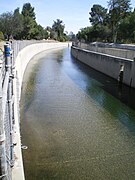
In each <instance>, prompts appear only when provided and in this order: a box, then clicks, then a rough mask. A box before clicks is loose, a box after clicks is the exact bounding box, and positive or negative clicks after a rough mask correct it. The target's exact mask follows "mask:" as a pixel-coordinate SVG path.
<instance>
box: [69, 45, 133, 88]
mask: <svg viewBox="0 0 135 180" xmlns="http://www.w3.org/2000/svg"><path fill="white" fill-rule="evenodd" d="M71 54H72V55H73V56H74V57H75V58H76V59H78V60H79V61H81V62H83V63H85V64H87V65H88V66H90V67H92V68H94V69H96V70H97V71H100V72H102V73H104V74H106V75H108V76H110V77H112V78H114V79H116V80H119V81H121V82H122V83H124V84H126V85H128V86H130V87H133V88H135V61H134V60H131V59H125V58H121V57H116V56H111V55H107V54H103V53H98V52H94V51H89V50H85V49H81V48H77V47H74V46H72V47H71Z"/></svg>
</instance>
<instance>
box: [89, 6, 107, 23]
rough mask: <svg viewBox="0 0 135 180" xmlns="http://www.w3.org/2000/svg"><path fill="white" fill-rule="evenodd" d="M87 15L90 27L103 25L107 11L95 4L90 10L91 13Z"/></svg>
mask: <svg viewBox="0 0 135 180" xmlns="http://www.w3.org/2000/svg"><path fill="white" fill-rule="evenodd" d="M89 14H90V18H89V20H90V22H91V24H92V25H99V24H103V23H104V21H105V19H106V17H107V9H105V8H104V7H102V6H101V5H98V4H95V5H93V7H92V8H91V12H90V13H89Z"/></svg>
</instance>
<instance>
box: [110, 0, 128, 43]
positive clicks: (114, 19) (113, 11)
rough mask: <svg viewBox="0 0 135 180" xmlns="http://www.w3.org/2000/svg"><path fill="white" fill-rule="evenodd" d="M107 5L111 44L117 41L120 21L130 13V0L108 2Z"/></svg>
mask: <svg viewBox="0 0 135 180" xmlns="http://www.w3.org/2000/svg"><path fill="white" fill-rule="evenodd" d="M108 5H109V25H110V28H111V29H112V35H113V42H116V41H117V33H118V28H119V25H120V23H121V20H122V19H123V18H125V17H126V16H127V15H128V13H129V12H130V11H131V8H130V0H110V1H109V2H108Z"/></svg>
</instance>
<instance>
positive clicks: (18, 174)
mask: <svg viewBox="0 0 135 180" xmlns="http://www.w3.org/2000/svg"><path fill="white" fill-rule="evenodd" d="M64 47H68V43H38V44H31V45H29V46H26V47H25V48H23V49H22V50H21V51H19V53H18V55H17V57H16V60H15V69H14V74H15V75H14V76H15V78H14V85H13V87H14V101H15V103H14V111H15V112H14V117H15V128H14V129H15V135H14V143H16V144H17V145H16V146H15V148H14V154H15V165H14V167H13V171H12V179H13V180H24V179H25V177H24V171H23V163H22V154H21V139H20V119H19V101H20V95H21V86H22V80H23V75H24V72H25V69H26V67H27V64H28V63H29V61H30V60H31V59H32V58H33V57H34V56H35V55H37V54H38V53H41V52H43V51H46V52H47V51H48V50H54V49H60V48H64Z"/></svg>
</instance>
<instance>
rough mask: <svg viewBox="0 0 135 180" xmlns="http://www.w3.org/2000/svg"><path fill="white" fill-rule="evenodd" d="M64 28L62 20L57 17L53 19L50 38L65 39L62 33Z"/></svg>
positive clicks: (62, 40)
mask: <svg viewBox="0 0 135 180" xmlns="http://www.w3.org/2000/svg"><path fill="white" fill-rule="evenodd" d="M64 28H65V25H64V24H63V21H62V20H60V19H57V20H56V21H54V23H53V25H52V29H51V34H50V36H51V38H53V39H55V40H57V41H61V42H64V41H67V36H66V34H65V33H64Z"/></svg>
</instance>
